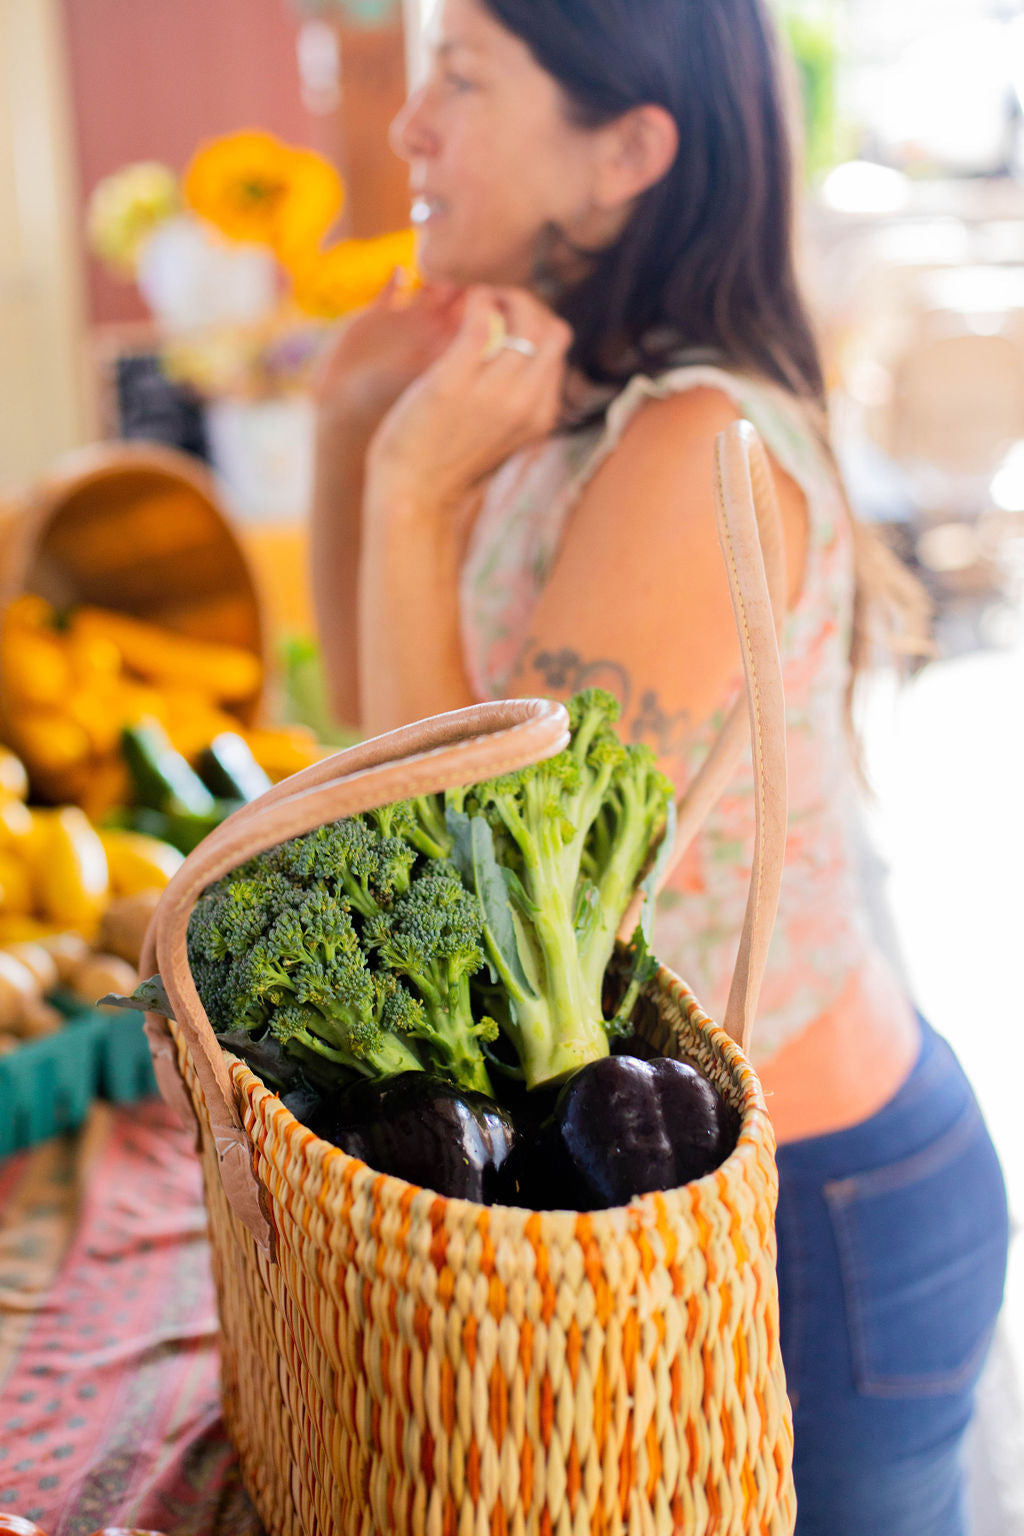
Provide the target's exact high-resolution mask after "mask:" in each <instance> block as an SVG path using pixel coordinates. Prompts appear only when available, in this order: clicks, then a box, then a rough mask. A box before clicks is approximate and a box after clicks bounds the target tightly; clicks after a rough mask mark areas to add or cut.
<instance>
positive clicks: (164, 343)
mask: <svg viewBox="0 0 1024 1536" xmlns="http://www.w3.org/2000/svg"><path fill="white" fill-rule="evenodd" d="M774 5H775V9H776V11H777V13H778V17H779V21H780V23H781V26H782V28H783V31H784V33H785V36H786V39H787V42H788V45H789V47H790V50H791V52H792V56H793V62H794V80H795V82H796V84H797V86H798V89H799V99H800V104H801V107H802V111H803V118H804V127H805V134H804V137H805V152H804V162H805V163H804V174H803V179H804V188H805V197H804V203H803V208H802V215H801V217H802V225H803V251H804V269H805V276H806V281H807V284H808V288H809V291H810V294H811V297H812V300H813V304H814V308H815V311H816V314H817V318H818V321H819V324H820V327H821V331H822V335H823V338H824V343H825V352H826V358H827V365H828V375H829V379H830V384H831V391H832V408H833V421H834V432H835V438H836V444H837V448H838V451H839V455H840V459H841V462H842V464H843V467H844V470H845V473H846V476H847V481H848V486H849V490H850V494H851V499H852V501H853V503H854V505H855V507H856V508H857V510H858V511H859V512H860V513H861V514H862V515H863V516H864V517H866V518H869V519H871V520H873V521H875V522H878V523H880V524H883V525H885V526H886V528H887V531H888V533H889V536H890V537H891V538H892V540H893V541H894V542H895V543H896V545H897V547H898V548H899V549H900V551H901V552H902V553H903V555H904V556H905V558H906V559H907V560H908V561H909V562H910V563H911V564H912V565H913V566H914V567H915V568H916V569H917V571H918V573H919V574H920V575H921V577H922V579H923V580H924V581H925V583H926V585H927V586H928V588H929V589H930V591H931V593H932V596H933V598H934V601H935V606H936V617H937V654H936V657H935V659H934V660H932V661H930V662H928V663H927V665H925V666H924V667H923V668H921V669H920V670H919V671H918V672H917V674H916V675H915V676H914V677H913V679H912V680H911V681H910V682H908V683H903V684H901V685H899V686H897V685H896V683H895V681H894V679H893V678H892V677H891V676H890V675H889V673H888V672H887V671H886V670H885V669H884V668H882V667H880V668H879V670H878V675H877V678H876V680H875V686H874V687H873V689H872V691H871V693H870V696H869V698H868V700H867V702H866V704H865V709H864V731H865V737H866V744H867V754H868V761H869V766H870V770H871V775H872V780H873V785H874V798H873V799H872V800H871V801H870V802H869V804H868V805H867V808H866V809H867V814H868V817H869V820H870V822H871V825H872V832H873V849H872V851H871V852H870V853H867V852H866V854H865V862H866V872H867V874H868V876H869V878H871V879H872V881H873V888H874V889H875V890H876V892H877V903H878V910H879V919H880V921H881V922H883V923H885V924H887V925H888V926H889V928H890V929H891V933H892V938H893V946H894V947H895V948H896V949H897V951H898V953H899V956H900V959H901V963H902V964H903V965H904V967H905V969H906V971H907V973H908V975H909V978H910V981H911V984H912V985H913V988H914V991H915V994H916V996H917V997H918V999H919V1001H920V1003H921V1006H922V1008H923V1009H924V1011H925V1012H926V1013H928V1014H929V1015H930V1016H931V1017H932V1018H933V1020H934V1022H935V1023H936V1024H937V1025H938V1026H939V1028H941V1029H942V1030H944V1031H945V1032H946V1033H947V1034H948V1035H949V1036H950V1037H951V1038H952V1039H953V1040H954V1043H955V1044H956V1045H957V1047H958V1048H959V1050H960V1051H961V1054H962V1055H963V1057H964V1059H965V1061H966V1063H967V1065H968V1068H969V1070H970V1071H971V1072H972V1075H973V1076H974V1079H975V1082H976V1085H977V1089H978V1092H979V1095H980V1097H981V1098H982V1101H983V1103H984V1107H985V1109H986V1111H987V1113H988V1115H989V1117H990V1120H991V1122H992V1125H993V1128H994V1130H995V1133H996V1137H997V1140H998V1142H999V1145H1000V1149H1001V1152H1002V1155H1003V1158H1004V1162H1005V1164H1006V1167H1007V1172H1008V1178H1009V1182H1010V1187H1011V1200H1012V1204H1013V1207H1014V1214H1015V1218H1017V1219H1019V1216H1020V1213H1021V1211H1022V1210H1024V1133H1022V1129H1021V1127H1022V1122H1024V1116H1022V1115H1021V1112H1020V1101H1019V1100H1018V1098H1017V1094H1018V1093H1019V1091H1020V1090H1019V1084H1020V1079H1021V1064H1022V1049H1021V1035H1022V1028H1024V1004H1022V1002H1021V989H1020V987H1019V984H1018V978H1017V976H1016V973H1015V962H1014V955H1015V954H1017V953H1018V952H1019V949H1018V946H1019V945H1020V944H1021V939H1022V935H1024V898H1022V896H1021V876H1022V870H1024V793H1022V786H1024V707H1022V704H1024V635H1022V623H1021V620H1022V602H1024V598H1022V587H1024V6H1022V4H1021V3H1020V0H898V3H893V0H774ZM424 7H428V0H406V3H405V4H404V5H403V4H402V3H401V0H217V3H216V4H215V5H211V4H209V3H208V0H132V4H130V5H126V4H124V3H123V0H0V509H2V512H0V571H2V561H3V542H4V540H5V539H7V538H9V534H8V533H5V532H4V530H5V528H6V529H8V530H9V529H10V528H11V527H15V526H17V525H18V523H19V520H20V519H24V517H25V516H26V511H25V509H26V508H27V507H28V506H30V505H31V504H32V498H33V495H34V494H38V487H39V485H40V483H42V482H45V481H46V479H47V477H48V476H50V475H51V474H52V473H53V469H54V465H55V464H57V463H59V462H63V458H62V456H64V455H66V454H67V453H69V452H70V451H72V450H75V449H77V448H80V447H81V446H82V445H84V444H89V443H92V442H95V441H96V440H98V439H102V440H110V441H112V442H114V443H116V442H117V441H119V440H131V439H141V440H146V441H153V440H155V441H157V442H160V443H163V444H166V445H170V446H171V447H174V448H177V449H180V450H182V451H184V452H185V453H186V454H188V455H190V456H192V459H193V461H195V462H197V463H198V462H202V463H204V464H205V465H206V466H208V467H209V469H210V471H211V473H212V474H213V476H214V477H215V478H214V481H213V484H214V485H215V487H216V494H217V497H218V499H219V505H220V507H221V509H222V510H223V512H224V514H225V515H226V517H227V519H228V520H229V524H230V527H231V529H232V531H233V533H234V534H235V536H236V537H237V539H238V541H239V543H240V545H241V547H242V549H243V550H244V552H245V554H246V555H247V556H248V558H249V559H250V560H251V562H252V567H253V570H254V572H255V579H256V589H257V601H258V603H259V605H260V608H261V614H262V623H263V628H264V633H265V636H266V638H267V654H268V656H269V658H270V664H271V666H272V667H273V666H280V667H282V668H286V667H287V665H288V662H287V659H286V658H287V657H289V656H290V657H292V658H294V657H295V656H296V655H297V654H298V655H303V656H309V655H310V654H311V652H310V649H309V644H308V642H309V640H310V637H311V630H312V624H311V618H310V606H309V598H308V592H307V587H306V571H305V519H306V514H307V508H308V499H309V488H310V457H311V409H310V404H309V398H308V380H309V369H310V367H311V366H312V363H313V361H314V360H315V356H316V353H317V351H318V349H319V347H320V346H321V345H322V342H323V338H324V337H325V336H326V335H327V334H329V331H330V327H331V326H332V325H333V324H335V323H336V322H337V318H338V317H339V316H340V315H343V314H344V312H345V310H346V309H347V308H350V307H352V305H353V304H354V303H356V302H357V301H358V300H359V296H360V294H361V293H363V292H365V291H367V288H368V287H369V288H370V289H372V284H373V282H374V281H375V280H376V274H378V272H379V270H381V264H382V262H385V260H386V259H387V258H389V255H390V253H391V252H392V251H393V250H394V249H397V248H398V247H397V246H388V245H384V246H379V247H378V246H375V245H372V244H370V245H362V244H359V245H352V244H346V246H345V251H344V253H343V258H339V263H338V264H337V267H336V269H334V268H332V269H331V271H330V272H322V271H320V270H319V269H318V270H317V271H316V272H313V273H310V272H305V273H303V272H301V271H299V270H298V268H293V267H289V265H288V262H287V260H286V259H283V258H282V253H281V248H280V246H278V248H276V249H274V248H273V241H271V242H270V243H269V245H268V243H267V242H263V243H262V244H261V243H255V244H253V243H248V244H241V245H239V244H238V243H232V242H231V241H230V240H226V239H225V238H224V234H223V225H222V228H221V230H220V231H218V230H217V229H216V228H214V227H213V226H212V225H211V224H209V223H207V224H203V222H202V220H201V219H197V217H196V213H195V205H194V203H193V204H190V203H189V202H188V200H187V199H183V195H182V178H183V176H184V174H185V172H186V168H187V167H188V166H189V164H190V162H191V161H192V159H193V156H194V155H195V154H196V152H197V150H198V149H199V148H200V146H202V145H204V144H206V143H207V142H208V141H210V140H220V139H222V138H224V136H232V135H236V134H238V133H239V131H241V130H251V129H256V130H261V131H263V132H264V133H267V134H271V135H274V136H275V141H280V142H281V143H283V144H285V145H287V146H291V147H293V148H294V149H298V150H303V149H305V150H313V151H316V152H318V154H319V155H321V156H324V157H326V159H327V160H329V161H330V162H331V163H332V164H333V165H334V166H335V167H336V168H337V170H338V171H339V172H340V174H341V176H342V178H343V179H344V183H345V200H344V207H343V209H342V211H341V213H340V215H338V216H336V217H335V216H334V213H333V212H332V217H333V219H334V222H333V224H332V227H331V230H330V238H331V239H332V240H334V241H335V242H336V243H339V242H341V243H344V242H351V241H352V240H356V241H359V242H363V241H371V242H372V241H374V240H375V239H376V238H377V237H382V236H386V237H392V238H394V239H397V240H398V241H399V242H400V241H401V239H402V238H403V237H402V235H401V231H403V230H404V229H405V227H406V225H407V224H408V219H409V209H408V200H407V196H406V190H405V177H404V168H403V167H402V166H401V165H400V164H399V163H398V162H397V161H396V160H395V159H394V158H393V157H392V156H391V155H390V153H389V151H388V149H387V146H386V127H387V124H388V122H389V120H390V118H391V117H392V115H393V114H394V112H395V110H396V109H397V107H398V106H399V104H400V103H401V101H402V99H403V96H404V93H405V90H406V87H407V80H408V79H409V77H410V75H413V76H414V75H415V72H416V70H417V68H418V67H419V65H420V61H421V59H422V24H423V21H424V15H423V9H424ZM229 142H230V141H229ZM264 148H265V146H264ZM235 149H236V150H237V144H236V145H235ZM140 162H141V163H145V165H147V166H148V170H146V171H144V172H143V173H141V179H139V177H137V179H136V181H135V182H134V183H133V184H129V183H128V182H126V181H125V176H124V173H125V168H126V167H132V166H138V165H139V163H140ZM245 174H248V172H245ZM313 195H314V194H313V193H310V196H311V197H313ZM328 201H329V199H328ZM392 259H393V258H392ZM360 263H362V265H360ZM3 514H5V515H6V522H4V521H3V520H2V515H3ZM296 646H298V651H296V649H295V648H296ZM314 713H315V712H314V711H313V710H312V708H311V709H310V710H307V716H309V715H313V714H314ZM312 724H313V725H314V727H315V728H317V729H318V730H319V731H320V733H321V735H323V720H322V717H321V718H320V719H317V718H313V719H312ZM1019 1247H1020V1244H1019V1242H1018V1243H1017V1245H1016V1248H1015V1257H1014V1267H1013V1269H1012V1272H1011V1287H1010V1299H1009V1304H1008V1307H1007V1310H1006V1319H1005V1323H1004V1329H1003V1336H1002V1338H1001V1340H1000V1347H999V1349H998V1351H997V1355H996V1359H995V1361H994V1363H993V1367H992V1370H991V1372H990V1378H989V1381H988V1382H987V1384H986V1397H985V1402H984V1404H983V1413H982V1417H981V1424H980V1429H979V1439H978V1446H977V1455H978V1457H979V1472H978V1476H977V1478H976V1480H975V1498H976V1504H977V1509H976V1515H975V1518H976V1529H977V1531H978V1532H979V1533H987V1532H989V1531H991V1532H996V1531H998V1532H1000V1533H1011V1536H1012V1533H1014V1532H1024V1491H1022V1486H1021V1485H1022V1482H1024V1477H1022V1471H1021V1468H1022V1463H1024V1430H1022V1424H1024V1410H1022V1407H1021V1404H1022V1402H1024V1395H1022V1392H1021V1388H1020V1382H1021V1380H1024V1277H1022V1274H1021V1260H1020V1254H1019V1251H1018V1250H1019Z"/></svg>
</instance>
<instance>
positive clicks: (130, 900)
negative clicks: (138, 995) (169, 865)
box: [96, 889, 163, 969]
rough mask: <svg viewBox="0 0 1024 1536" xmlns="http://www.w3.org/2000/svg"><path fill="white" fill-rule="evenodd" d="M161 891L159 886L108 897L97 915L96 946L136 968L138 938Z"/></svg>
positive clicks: (139, 955)
mask: <svg viewBox="0 0 1024 1536" xmlns="http://www.w3.org/2000/svg"><path fill="white" fill-rule="evenodd" d="M162 894H163V892H162V891H161V890H159V889H153V890H148V891H136V892H135V894H134V895H133V896H118V897H117V898H116V899H115V900H114V901H112V902H111V903H110V905H109V906H108V907H107V910H106V911H105V912H104V914H103V916H102V917H101V918H100V927H99V933H98V935H97V938H96V942H97V945H98V946H99V948H100V949H103V950H106V951H107V953H108V954H111V955H118V956H119V957H120V958H121V959H122V960H127V962H128V964H129V965H133V966H135V968H136V969H138V965H139V959H140V957H141V955H142V942H143V940H144V939H145V937H146V930H147V928H148V927H149V923H150V919H151V918H152V916H153V913H154V912H155V911H156V908H157V903H158V902H159V900H160V897H161V895H162Z"/></svg>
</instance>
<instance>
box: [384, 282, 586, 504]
mask: <svg viewBox="0 0 1024 1536" xmlns="http://www.w3.org/2000/svg"><path fill="white" fill-rule="evenodd" d="M499 318H500V321H501V322H503V326H504V333H505V335H506V336H508V337H518V338H521V339H522V340H523V341H524V342H527V343H528V344H529V346H530V348H531V349H532V350H531V351H530V353H529V355H526V354H525V353H524V352H523V351H518V350H513V349H510V348H507V347H502V348H500V349H496V348H495V346H494V341H495V326H496V320H498V319H499ZM571 341H572V332H571V330H570V329H569V327H568V326H567V325H566V324H565V322H564V321H563V320H560V319H559V318H558V316H557V315H554V314H552V312H551V311H550V310H549V309H547V308H546V307H545V306H544V305H543V304H541V303H540V302H539V300H537V299H535V298H534V297H533V296H532V295H531V294H529V293H526V292H524V291H523V290H521V289H514V288H484V287H480V288H474V289H471V290H470V292H469V293H468V295H467V297H466V299H465V305H464V309H463V314H462V323H461V325H460V326H459V329H458V332H457V333H456V335H455V337H454V339H453V341H452V342H451V344H450V346H448V347H447V349H446V350H445V351H444V352H443V353H442V355H441V356H440V357H439V358H438V360H437V361H436V362H435V363H434V364H433V365H432V366H431V367H430V368H428V369H427V371H426V372H425V373H424V374H423V375H422V376H421V377H420V378H419V379H418V380H417V381H416V382H415V383H414V384H412V385H411V386H410V387H409V388H408V389H406V390H405V392H404V393H403V394H402V395H401V397H400V398H399V399H398V400H397V402H396V403H395V405H394V406H393V407H392V409H391V410H390V411H389V412H388V413H387V415H386V416H385V418H384V420H383V421H382V422H381V424H380V427H379V428H378V429H377V431H376V433H375V434H374V437H373V440H372V442H371V445H370V453H369V457H368V469H369V475H370V479H371V481H372V483H373V486H374V491H375V493H376V494H375V498H374V499H375V500H377V499H378V498H380V499H384V500H386V499H388V498H389V497H390V496H391V495H392V494H397V495H398V496H400V497H402V498H405V499H409V500H412V501H414V502H416V503H418V504H420V505H422V504H423V502H424V501H429V502H430V504H431V505H432V506H440V507H444V508H447V509H455V508H458V507H459V506H460V505H461V504H462V503H463V502H464V501H465V498H466V497H467V496H468V495H469V494H470V493H471V492H472V491H473V490H474V488H476V487H478V486H479V484H480V482H481V481H482V480H483V479H484V478H485V477H486V476H488V475H490V474H491V473H493V471H494V470H496V469H497V468H498V467H499V466H500V465H501V464H502V463H504V461H505V460H506V459H507V458H509V457H510V456H511V455H512V454H514V453H516V452H517V451H518V450H519V449H521V448H525V447H526V446H527V445H528V444H530V443H533V442H537V441H539V440H541V439H542V438H545V437H547V436H548V435H549V434H550V433H551V432H552V431H553V430H554V428H555V426H556V425H557V423H558V418H559V413H560V410H561V404H562V396H563V391H564V386H565V373H566V363H565V358H566V353H567V351H568V349H569V345H570V342H571Z"/></svg>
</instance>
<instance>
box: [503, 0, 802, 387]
mask: <svg viewBox="0 0 1024 1536" xmlns="http://www.w3.org/2000/svg"><path fill="white" fill-rule="evenodd" d="M485 4H486V6H487V9H488V10H489V11H490V12H491V13H492V14H493V15H494V17H495V18H496V19H497V20H498V21H499V22H500V23H501V24H502V26H504V27H505V28H506V29H507V30H508V31H510V32H513V33H514V34H515V35H516V36H518V37H519V38H521V39H522V41H523V42H525V43H526V45H527V47H528V48H529V49H530V51H531V52H532V54H533V56H534V58H535V59H536V60H537V62H538V64H540V66H541V67H542V68H543V69H544V70H546V71H547V72H548V74H550V75H552V76H554V78H555V79H556V80H557V81H558V83H559V85H560V86H561V87H562V90H563V92H564V93H565V97H566V100H567V103H568V108H569V111H570V113H571V115H572V117H573V119H574V120H575V121H577V122H579V123H581V124H583V125H585V126H588V127H596V126H598V125H601V124H604V123H608V122H611V121H613V120H614V119H615V118H617V117H620V116H622V114H623V113H625V112H628V111H629V110H630V108H632V107H637V106H640V105H643V104H644V103H655V104H656V105H658V106H660V107H663V108H664V109H665V110H666V111H667V112H669V113H670V114H671V116H672V117H673V119H674V120H675V123H676V126H677V128H678V133H679V153H678V154H677V156H676V158H675V162H674V163H673V165H672V167H671V169H670V170H669V171H668V173H667V175H665V176H664V177H663V178H662V179H661V180H660V181H659V182H658V183H657V184H656V185H654V186H652V187H650V188H649V189H648V190H647V191H646V192H644V193H643V194H642V196H641V197H640V198H639V199H638V202H637V205H636V207H635V209H634V211H633V214H632V216H631V218H630V220H629V222H628V224H627V226H626V228H625V230H624V231H623V233H622V235H621V236H620V238H619V239H618V240H617V241H616V242H615V244H614V245H612V246H611V247H610V248H608V249H606V250H603V251H601V252H599V253H596V254H595V255H593V257H592V258H591V260H590V262H589V263H588V266H589V270H588V272H587V275H586V276H585V277H584V278H583V279H582V280H581V281H580V282H578V283H576V284H575V285H574V286H573V287H572V288H571V289H570V290H568V291H567V292H565V293H563V294H561V295H560V296H559V298H558V308H559V310H560V311H561V312H562V313H563V314H564V316H565V318H566V319H567V320H568V321H569V322H570V324H571V325H572V327H573V331H574V334H575V338H576V341H575V351H574V356H573V361H574V362H575V363H576V365H577V366H578V367H579V368H581V369H582V371H583V372H584V373H585V374H586V375H587V376H588V377H589V378H591V379H594V380H595V381H598V382H606V383H610V384H611V383H617V382H620V381H622V382H624V381H625V379H626V378H628V376H629V374H630V373H633V372H636V371H637V369H638V368H640V369H643V370H644V371H650V370H655V371H656V370H658V369H659V368H664V367H666V366H668V365H669V364H670V363H671V360H672V358H673V356H675V355H677V354H678V352H679V351H680V349H681V348H686V349H691V348H693V349H699V350H701V351H707V352H710V353H714V354H716V355H717V356H719V357H720V358H721V359H722V360H723V361H725V362H726V363H728V364H731V365H732V366H734V367H737V368H743V369H747V370H749V371H752V372H754V373H757V374H760V375H762V376H763V377H765V378H769V379H773V380H775V381H776V382H777V383H779V384H781V385H783V386H784V387H785V388H787V389H789V390H791V391H793V392H794V393H796V394H798V395H801V396H804V397H807V398H809V399H811V400H813V401H814V402H815V403H817V404H819V405H822V406H823V405H824V382H823V378H822V371H821V364H820V361H819V357H818V349H817V346H816V344H815V339H814V335H813V331H812V328H811V325H810V323H809V321H808V318H807V314H806V312H805V310H804V306H803V302H802V300H801V297H800V291H799V287H798V284H797V280H796V274H795V271H794V258H793V241H792V219H793V207H792V203H793V185H794V176H793V166H792V153H791V148H790V136H789V132H788V106H787V101H786V98H785V92H784V90H783V87H782V84H781V79H782V76H781V70H780V69H779V67H778V59H777V56H776V55H777V44H776V39H775V34H774V32H773V29H772V26H771V24H770V22H769V20H768V18H767V16H766V14H765V10H764V7H763V5H762V4H761V3H760V0H485ZM610 343H612V344H611V345H610Z"/></svg>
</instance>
